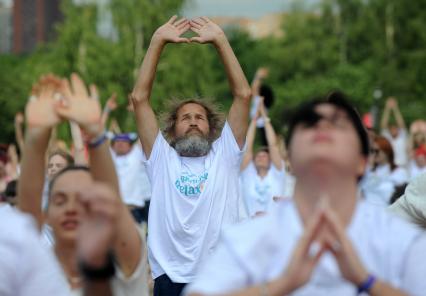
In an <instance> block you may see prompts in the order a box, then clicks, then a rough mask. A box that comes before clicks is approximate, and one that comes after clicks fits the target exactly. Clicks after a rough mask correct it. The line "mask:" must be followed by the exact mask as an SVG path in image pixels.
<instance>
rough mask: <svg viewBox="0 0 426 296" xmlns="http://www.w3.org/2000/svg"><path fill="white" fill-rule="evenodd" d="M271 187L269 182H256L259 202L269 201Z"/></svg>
mask: <svg viewBox="0 0 426 296" xmlns="http://www.w3.org/2000/svg"><path fill="white" fill-rule="evenodd" d="M270 187H271V186H269V184H255V187H254V188H255V190H256V192H257V198H256V199H257V201H258V202H260V203H266V202H267V201H268V197H269V190H270Z"/></svg>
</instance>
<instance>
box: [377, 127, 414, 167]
mask: <svg viewBox="0 0 426 296" xmlns="http://www.w3.org/2000/svg"><path fill="white" fill-rule="evenodd" d="M382 135H383V136H384V137H386V139H388V140H389V142H390V143H391V145H392V149H393V153H394V161H395V164H396V165H398V166H406V165H407V162H408V151H407V139H408V136H407V131H406V130H405V129H402V128H400V129H399V132H398V136H397V137H396V138H393V137H392V136H391V134H390V132H389V130H387V129H384V130H383V131H382Z"/></svg>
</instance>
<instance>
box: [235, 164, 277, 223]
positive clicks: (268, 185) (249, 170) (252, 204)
mask: <svg viewBox="0 0 426 296" xmlns="http://www.w3.org/2000/svg"><path fill="white" fill-rule="evenodd" d="M284 182H285V171H284V169H281V170H278V169H277V168H276V167H275V166H274V165H273V164H271V167H270V168H269V170H268V173H267V175H266V176H265V177H263V178H261V177H260V176H259V175H258V174H257V171H256V167H255V165H254V164H253V162H250V163H249V164H248V166H247V167H246V168H245V169H244V170H243V171H242V172H241V186H242V192H243V197H244V200H245V202H246V204H247V209H248V212H249V215H250V217H253V216H255V215H256V213H257V212H268V211H269V210H270V208H271V206H272V205H273V203H274V201H273V197H274V196H280V197H283V196H284Z"/></svg>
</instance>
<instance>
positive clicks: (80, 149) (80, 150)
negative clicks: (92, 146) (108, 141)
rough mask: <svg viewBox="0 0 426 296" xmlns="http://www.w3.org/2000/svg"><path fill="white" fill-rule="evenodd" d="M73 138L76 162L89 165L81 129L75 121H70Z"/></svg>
mask: <svg viewBox="0 0 426 296" xmlns="http://www.w3.org/2000/svg"><path fill="white" fill-rule="evenodd" d="M70 129H71V137H72V143H73V146H74V155H73V156H74V162H75V164H79V165H88V159H86V154H85V147H84V142H83V135H82V133H81V130H80V127H79V126H78V124H77V123H75V122H74V121H70Z"/></svg>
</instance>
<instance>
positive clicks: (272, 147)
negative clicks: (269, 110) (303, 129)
mask: <svg viewBox="0 0 426 296" xmlns="http://www.w3.org/2000/svg"><path fill="white" fill-rule="evenodd" d="M259 110H260V115H261V116H262V118H263V120H264V122H265V134H266V141H267V142H268V150H269V155H270V157H271V161H272V164H273V165H274V166H275V167H276V168H277V169H278V170H281V169H282V168H283V160H282V158H281V153H280V147H279V145H278V139H277V135H276V134H275V130H274V127H273V126H272V123H271V119H270V118H269V117H268V115H267V114H266V111H265V105H264V104H263V100H262V101H260V103H259Z"/></svg>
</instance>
